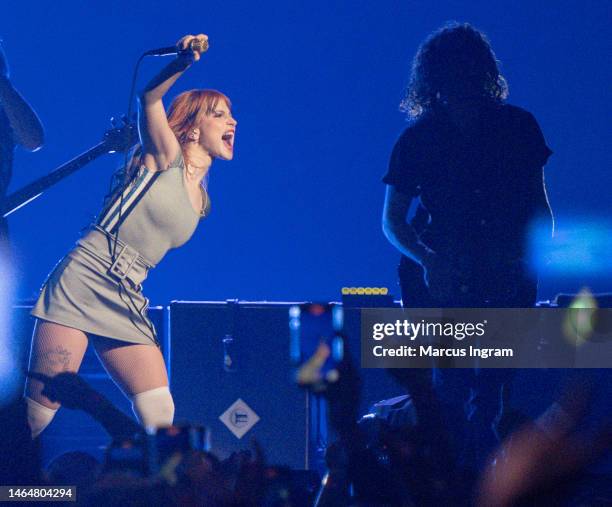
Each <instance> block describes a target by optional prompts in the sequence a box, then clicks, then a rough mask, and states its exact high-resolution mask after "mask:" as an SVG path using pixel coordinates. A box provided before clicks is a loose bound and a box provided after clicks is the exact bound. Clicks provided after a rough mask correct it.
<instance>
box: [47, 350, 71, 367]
mask: <svg viewBox="0 0 612 507" xmlns="http://www.w3.org/2000/svg"><path fill="white" fill-rule="evenodd" d="M71 356H72V352H70V351H68V350H66V349H65V348H64V347H62V346H61V345H58V346H57V347H55V349H53V350H49V351H47V352H45V353H44V354H43V355H42V360H43V362H45V363H46V364H48V365H49V366H51V367H52V369H54V370H57V369H60V370H61V371H67V370H68V366H69V365H70V358H71Z"/></svg>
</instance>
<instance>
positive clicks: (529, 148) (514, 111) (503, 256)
mask: <svg viewBox="0 0 612 507" xmlns="http://www.w3.org/2000/svg"><path fill="white" fill-rule="evenodd" d="M477 109H478V118H477V121H476V122H475V126H474V127H473V128H472V129H471V130H470V131H469V133H466V132H464V131H462V130H461V129H460V128H459V127H458V126H456V124H455V123H453V122H452V121H451V119H450V117H449V116H448V113H447V112H446V110H445V109H444V108H443V107H436V108H434V109H432V110H431V111H429V112H427V113H425V114H424V115H423V116H422V117H420V118H419V119H418V120H416V121H415V122H414V123H412V124H411V125H410V126H408V128H406V130H405V131H404V132H403V133H402V135H401V136H400V138H399V139H398V141H397V143H396V144H395V147H394V148H393V152H392V154H391V160H390V163H389V170H388V171H387V174H386V175H385V176H384V178H383V181H384V182H385V183H386V184H388V185H392V186H394V187H396V189H397V190H398V191H400V192H402V193H404V194H406V195H408V196H410V197H419V198H420V201H421V204H422V206H423V207H424V208H425V209H426V210H427V212H428V214H429V223H425V224H424V225H423V227H422V228H420V229H418V228H417V233H418V234H419V237H420V239H421V241H422V242H423V243H424V244H425V245H427V246H428V247H430V248H432V249H433V250H434V251H435V252H436V253H437V254H438V255H439V256H441V257H443V258H444V259H447V260H448V262H450V263H451V264H452V265H453V266H454V267H456V268H457V269H458V271H460V272H462V273H463V274H464V275H465V276H466V278H467V279H469V280H470V285H472V287H471V290H472V291H475V292H479V293H481V294H485V295H486V296H487V297H489V296H491V295H492V294H495V293H498V292H499V291H506V290H510V292H513V291H514V292H516V290H515V288H508V284H511V283H512V280H511V279H512V277H515V276H516V275H517V270H518V272H519V273H518V274H519V275H520V277H522V278H523V279H522V280H520V282H521V283H525V282H526V279H527V278H529V273H528V270H527V269H526V267H525V264H524V261H525V257H526V240H527V237H528V233H529V227H530V225H531V224H532V222H533V221H534V219H536V218H538V217H542V216H544V217H545V218H548V220H550V211H549V210H548V209H547V207H546V204H545V203H546V198H545V191H544V183H543V166H544V164H545V163H546V161H547V159H548V157H549V156H550V154H551V153H552V152H551V150H550V149H549V148H548V147H547V146H546V143H545V141H544V137H543V135H542V132H541V130H540V128H539V126H538V124H537V122H536V120H535V118H534V117H533V116H532V115H531V114H530V113H529V112H527V111H525V110H523V109H520V108H518V107H515V106H511V105H507V104H496V103H483V104H481V105H480V106H478V107H477ZM546 215H547V217H546ZM532 278H533V277H532ZM531 283H532V285H533V292H534V293H535V281H533V280H531ZM534 297H535V294H534Z"/></svg>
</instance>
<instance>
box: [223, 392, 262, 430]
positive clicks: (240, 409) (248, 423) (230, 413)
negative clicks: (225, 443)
mask: <svg viewBox="0 0 612 507" xmlns="http://www.w3.org/2000/svg"><path fill="white" fill-rule="evenodd" d="M219 419H220V420H221V422H222V423H223V424H225V426H227V429H228V430H230V431H231V432H232V433H233V434H234V435H235V436H236V438H242V437H243V436H244V435H245V434H246V433H247V432H248V431H249V430H250V429H251V428H252V427H253V426H255V425H256V424H257V421H259V416H258V415H257V414H256V413H255V412H254V411H253V409H251V407H249V406H248V405H247V404H246V403H245V402H244V401H242V400H241V399H240V398H238V399H237V400H236V401H235V402H234V403H232V404H231V406H230V407H229V408H228V409H227V410H226V411H225V412H223V414H221V415H220V416H219Z"/></svg>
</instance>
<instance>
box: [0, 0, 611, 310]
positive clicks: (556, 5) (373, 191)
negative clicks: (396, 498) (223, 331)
mask: <svg viewBox="0 0 612 507" xmlns="http://www.w3.org/2000/svg"><path fill="white" fill-rule="evenodd" d="M3 8H4V9H3V10H4V15H3V16H2V18H1V19H0V36H1V37H2V38H3V39H4V47H5V50H6V53H7V56H8V59H9V62H10V66H11V72H12V78H13V81H14V83H15V85H16V87H17V88H18V89H19V90H20V91H21V92H22V93H23V95H24V96H25V97H27V99H28V100H29V101H30V102H31V104H32V105H33V106H34V107H35V109H36V110H37V112H38V113H39V115H40V117H41V119H42V120H43V122H44V124H45V127H46V143H45V146H44V148H43V149H42V150H40V151H39V152H37V153H33V154H30V153H26V152H23V151H19V152H18V154H17V156H16V161H15V166H14V169H15V170H14V173H15V174H14V180H13V184H12V186H11V189H13V190H15V189H17V188H18V187H20V186H21V185H23V184H25V183H26V182H28V181H30V180H32V179H34V178H36V177H39V176H42V175H44V174H45V173H46V172H48V171H49V170H51V169H53V168H54V167H56V166H58V165H59V164H61V163H62V162H64V161H66V160H68V159H70V158H72V157H73V156H75V155H77V154H78V153H81V152H82V151H84V150H85V149H87V148H88V147H90V146H91V145H93V144H95V143H97V142H98V141H99V140H100V138H101V136H102V134H103V132H104V131H105V130H106V129H107V128H108V127H109V123H108V119H109V118H110V117H111V116H113V115H118V114H120V113H122V112H125V111H126V108H127V104H126V102H127V95H128V89H129V83H130V79H131V73H132V69H133V66H134V63H135V61H136V59H137V57H138V55H139V54H140V53H141V52H142V51H144V50H147V49H150V48H155V47H160V46H167V45H171V44H173V43H174V42H175V41H176V40H177V39H178V38H179V37H180V36H182V35H183V34H185V33H200V32H205V33H207V34H208V35H209V37H210V45H211V47H210V50H209V52H208V53H207V54H206V55H205V56H204V58H203V60H202V61H201V62H200V63H199V64H197V65H195V66H194V67H193V68H192V69H191V70H190V71H189V72H188V74H187V75H185V76H184V78H183V79H181V80H180V81H179V83H178V84H177V86H176V87H175V88H174V89H173V90H172V92H171V94H170V96H169V97H168V98H169V99H170V98H171V97H172V96H174V95H175V94H176V93H178V92H180V91H183V90H186V89H190V88H195V87H212V88H217V89H220V90H222V91H224V92H225V93H227V94H228V95H229V96H230V97H231V99H232V100H233V102H234V112H235V115H236V117H237V119H238V121H239V125H238V133H237V140H236V156H235V159H234V161H233V162H231V163H227V162H218V163H216V164H215V165H214V166H213V169H212V173H211V178H210V194H211V197H212V202H213V212H212V215H211V216H210V218H209V219H207V220H206V221H205V222H204V223H203V224H202V226H201V228H200V229H199V230H198V231H197V233H196V234H195V236H194V238H193V239H192V240H191V242H190V243H188V244H187V245H186V246H185V247H184V248H182V249H180V250H178V251H175V252H171V253H170V254H169V255H168V257H167V258H166V259H165V260H164V261H163V263H162V264H161V266H160V267H159V268H158V269H156V270H155V271H154V272H153V273H152V274H151V276H150V279H149V280H148V281H147V283H146V286H145V289H146V292H147V293H148V295H149V297H150V299H151V300H152V303H153V304H165V303H167V302H169V301H170V300H172V299H184V300H219V299H220V300H223V299H226V298H241V299H246V300H257V299H267V300H309V299H321V300H330V299H338V298H339V291H340V288H341V287H342V286H346V285H366V286H367V285H370V286H387V287H390V288H391V291H392V292H393V293H395V294H396V295H397V294H398V291H397V289H396V274H395V267H396V264H397V260H398V255H397V253H396V252H395V251H394V249H393V248H392V247H391V246H390V245H389V244H388V242H387V241H386V239H385V238H384V236H383V234H382V232H381V227H380V215H381V207H382V202H383V192H384V188H383V185H382V184H381V182H380V178H381V176H382V174H383V173H384V172H385V168H386V165H387V160H388V156H389V153H390V150H391V147H392V146H393V143H394V141H395V139H396V138H397V136H398V135H399V133H400V132H401V130H402V128H403V127H404V125H405V119H404V117H403V116H402V114H400V112H399V111H398V103H399V101H400V98H401V95H402V90H403V87H404V85H405V84H406V81H407V78H408V73H409V65H410V62H411V59H412V57H413V55H414V53H415V51H416V48H417V46H418V44H419V42H420V41H421V40H422V39H423V38H424V37H425V36H426V35H427V34H428V33H429V32H430V31H432V30H433V29H435V28H437V27H438V26H440V25H441V24H442V23H443V22H445V21H448V20H458V21H469V22H471V23H473V24H474V25H476V26H477V27H479V28H481V29H482V30H484V31H485V32H486V33H487V34H488V36H489V38H490V39H491V42H492V44H493V47H494V49H495V51H496V53H497V56H498V58H499V59H500V60H501V62H502V69H503V73H504V75H505V76H506V78H507V79H508V82H509V85H510V100H509V102H511V103H513V104H517V105H520V106H522V107H525V108H526V109H528V110H530V111H531V112H533V114H534V115H535V116H536V118H537V119H538V121H539V122H540V124H541V126H542V130H543V131H544V134H545V136H546V139H547V142H548V144H549V145H550V147H551V148H552V149H553V151H554V155H553V156H552V157H551V159H550V161H549V164H548V166H547V169H546V175H547V183H548V189H549V195H550V200H551V203H552V206H553V208H554V210H555V215H556V218H557V226H558V227H559V228H560V229H562V228H563V227H564V224H566V223H570V221H571V220H572V219H574V218H575V217H586V220H587V223H588V221H592V223H597V222H599V221H604V222H605V220H609V218H610V216H611V215H612V213H611V211H612V199H610V186H611V183H612V176H611V174H610V168H611V167H612V164H611V162H612V156H611V154H610V150H609V149H608V147H607V146H606V145H607V144H608V143H609V134H610V131H609V124H610V123H609V122H610V118H611V117H612V111H611V106H610V100H609V97H607V95H608V94H609V88H610V82H612V75H611V74H612V73H611V71H610V58H609V55H610V54H612V51H611V49H612V48H611V47H610V46H611V43H610V36H609V32H610V29H609V27H610V21H611V15H610V14H611V11H610V3H609V2H606V1H599V2H597V1H580V2H578V1H565V2H554V1H542V2H537V3H535V4H534V3H533V2H528V1H518V2H516V1H513V2H510V1H493V2H491V1H472V2H460V1H448V0H447V1H441V0H437V1H427V2H425V1H422V2H409V1H404V2H390V1H379V2H370V1H352V2H323V1H319V0H316V1H291V2H265V1H264V2H249V1H245V0H241V1H224V2H204V1H201V0H200V1H191V0H184V1H181V2H169V1H155V0H148V1H142V0H138V1H130V2H125V1H118V0H108V1H104V2H82V1H58V2H44V1H29V2H20V3H17V2H9V3H5V4H3ZM165 62H166V60H165V59H162V58H157V59H149V60H148V61H146V62H145V64H144V65H143V67H142V71H141V80H140V83H141V84H143V83H144V81H145V80H146V79H148V78H150V77H151V76H152V75H153V74H154V73H155V72H156V71H157V70H158V69H159V68H161V66H162V65H163V64H164V63H165ZM119 161H120V160H119V157H118V156H109V155H107V156H105V157H103V158H102V159H99V160H98V161H96V162H94V163H92V164H90V165H89V166H87V167H86V168H84V169H83V170H82V171H80V172H79V173H78V174H76V175H74V176H72V177H71V178H69V179H68V180H66V181H64V182H62V183H60V184H59V185H58V186H56V187H54V188H53V189H51V190H50V191H48V192H47V193H46V194H45V195H44V196H43V197H41V198H40V199H38V200H37V201H36V202H34V203H32V204H31V205H29V206H27V207H26V208H24V209H22V210H20V211H19V212H17V213H15V214H14V215H13V216H12V217H11V218H10V226H11V230H12V238H13V243H14V246H15V249H16V250H17V254H18V255H17V258H18V266H17V269H18V270H19V283H18V295H19V296H20V297H21V298H31V297H34V296H35V295H36V292H37V290H38V288H39V286H40V284H41V283H42V282H43V280H44V278H45V276H46V274H47V273H48V272H49V270H50V269H51V268H52V267H53V265H54V264H55V263H56V262H57V260H58V259H59V258H60V257H61V256H62V255H64V254H65V253H66V252H67V250H68V249H69V248H70V247H71V245H72V244H73V243H74V241H75V240H76V238H77V237H78V233H79V231H80V230H81V229H82V228H83V227H84V226H86V225H87V224H88V223H89V221H90V220H91V219H92V218H93V217H94V216H95V214H96V213H97V212H98V209H99V206H100V203H101V200H102V197H103V196H104V194H105V193H106V191H107V189H108V184H109V179H110V176H111V173H112V172H113V170H114V169H115V167H116V166H117V165H118V164H119ZM500 212H503V210H500ZM587 262H588V258H587ZM608 270H609V266H608ZM566 275H567V276H560V275H559V274H556V275H554V276H553V275H549V276H547V277H545V278H544V280H543V283H542V286H541V293H540V298H550V297H552V295H554V294H555V293H556V292H559V291H575V290H578V289H579V288H581V287H582V286H585V285H586V286H589V287H591V288H592V289H593V290H595V291H603V290H609V289H610V287H611V283H610V273H609V271H608V272H607V274H604V275H605V276H602V273H601V272H596V271H590V272H589V271H588V270H587V272H586V273H583V274H582V275H579V276H578V275H576V276H574V275H572V276H570V275H569V274H566Z"/></svg>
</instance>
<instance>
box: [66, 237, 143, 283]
mask: <svg viewBox="0 0 612 507" xmlns="http://www.w3.org/2000/svg"><path fill="white" fill-rule="evenodd" d="M77 245H78V246H80V247H81V248H84V249H85V250H87V252H88V253H90V254H91V255H93V256H95V257H97V258H98V259H99V260H101V261H102V262H104V264H105V265H107V266H108V269H107V273H108V274H109V275H110V276H111V277H112V278H114V279H115V280H117V281H119V282H122V281H124V280H128V281H129V282H130V283H131V284H132V285H133V286H134V288H136V289H138V290H139V289H140V284H141V283H142V282H143V281H144V280H145V279H146V277H147V273H148V271H149V269H151V268H153V267H155V266H154V265H153V264H151V263H150V262H148V261H147V260H146V259H145V258H144V257H143V256H142V255H141V254H140V253H139V252H138V250H136V249H135V248H133V247H132V246H130V245H128V244H127V243H124V242H123V241H121V240H120V239H118V238H116V237H115V236H114V235H111V234H109V233H108V232H106V231H104V230H103V229H102V228H101V227H98V226H97V225H94V226H93V227H92V228H91V229H90V230H89V231H88V232H87V234H86V235H85V236H83V237H82V238H81V239H79V240H78V241H77Z"/></svg>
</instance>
